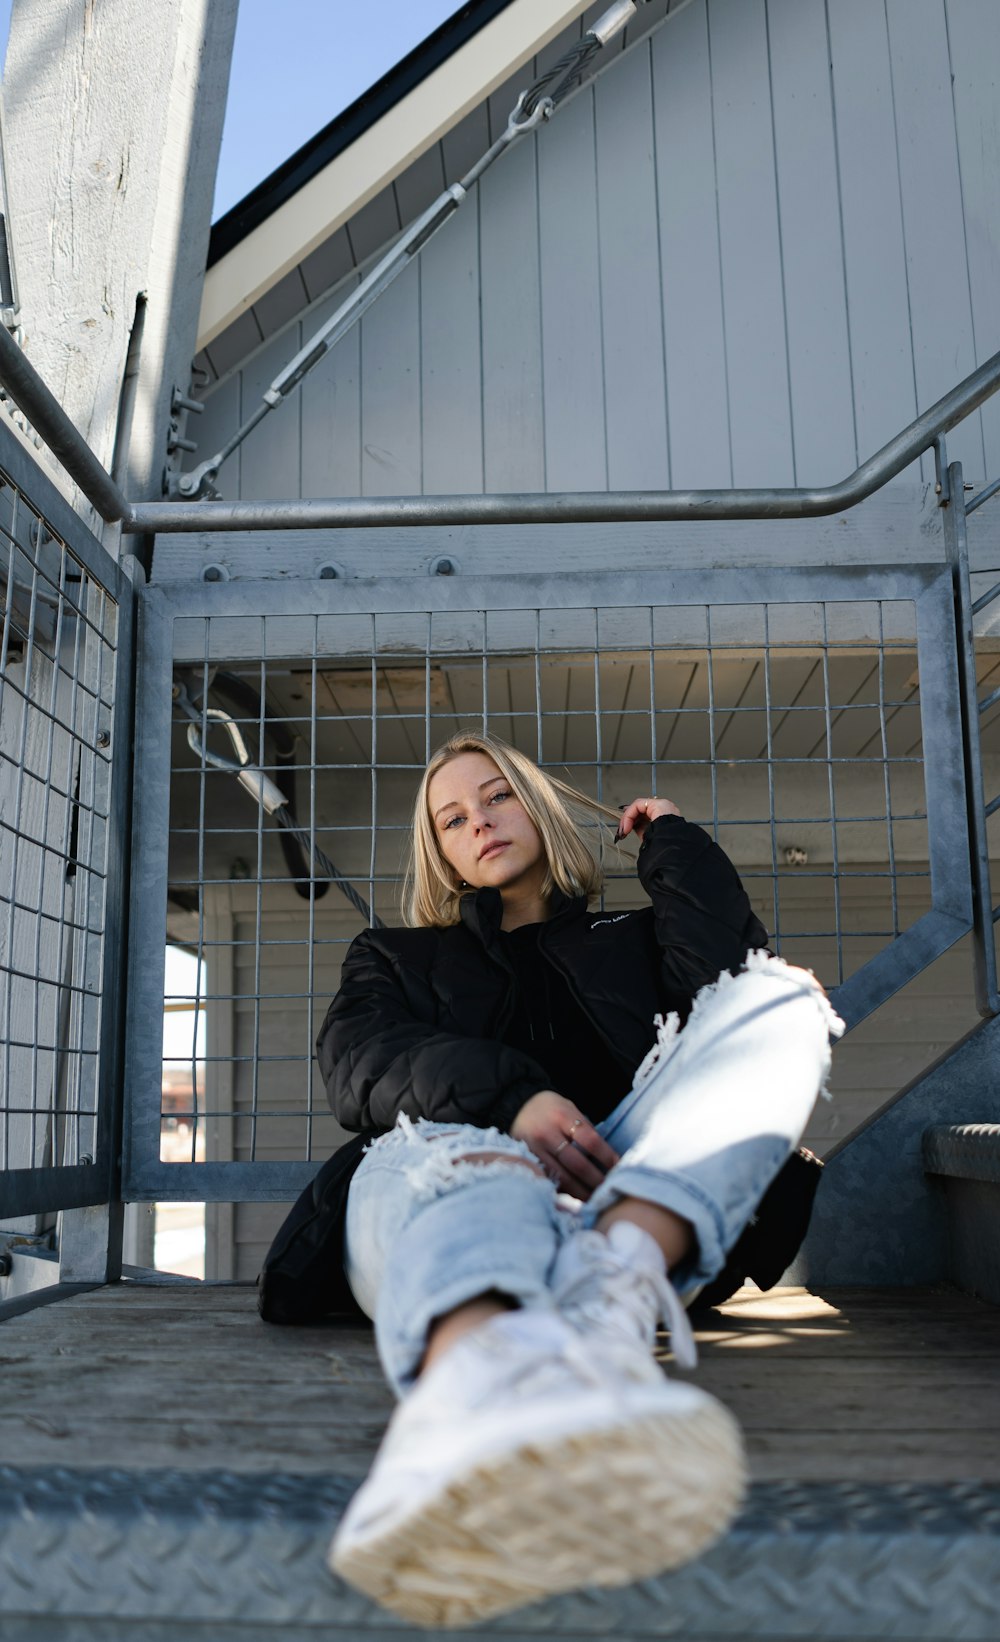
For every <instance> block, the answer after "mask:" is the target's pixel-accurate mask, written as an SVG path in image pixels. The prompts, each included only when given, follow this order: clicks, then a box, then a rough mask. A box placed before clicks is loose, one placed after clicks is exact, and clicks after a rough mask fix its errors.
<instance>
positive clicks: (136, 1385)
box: [0, 1284, 1000, 1482]
mask: <svg viewBox="0 0 1000 1642" xmlns="http://www.w3.org/2000/svg"><path fill="white" fill-rule="evenodd" d="M695 1321H696V1332H697V1336H698V1340H699V1345H700V1350H701V1364H700V1367H699V1369H698V1371H697V1381H698V1383H699V1384H702V1385H704V1386H705V1387H706V1388H707V1389H709V1390H712V1391H714V1392H715V1393H716V1394H717V1395H720V1396H722V1398H723V1399H724V1400H725V1401H726V1402H727V1403H728V1404H729V1405H730V1406H731V1407H732V1408H733V1410H734V1412H735V1413H736V1415H737V1418H738V1419H739V1420H740V1422H741V1424H742V1425H743V1428H744V1431H745V1434H746V1439H747V1447H748V1451H749V1455H750V1464H751V1472H752V1475H753V1476H754V1477H756V1478H765V1477H783V1478H789V1477H791V1478H797V1479H802V1480H810V1479H812V1480H830V1481H834V1480H848V1481H849V1480H853V1479H855V1478H863V1479H864V1480H866V1481H869V1482H876V1481H881V1482H887V1481H910V1482H931V1481H949V1480H957V1479H963V1478H964V1479H973V1478H978V1479H980V1480H983V1481H991V1482H992V1481H997V1480H1000V1440H998V1421H1000V1399H998V1398H997V1396H996V1391H997V1387H998V1379H1000V1373H998V1369H997V1366H996V1365H997V1355H998V1350H1000V1311H998V1310H997V1309H996V1308H991V1307H989V1306H985V1305H982V1304H980V1303H979V1302H977V1301H974V1300H970V1299H969V1298H968V1297H966V1296H963V1295H960V1294H958V1293H956V1292H954V1291H948V1290H942V1291H939V1292H931V1291H914V1290H895V1291H873V1290H857V1289H854V1290H852V1289H843V1290H830V1291H827V1292H825V1293H824V1294H823V1295H822V1296H818V1295H813V1294H810V1293H809V1292H808V1291H806V1290H802V1289H784V1290H774V1291H772V1292H771V1293H770V1294H766V1295H762V1294H760V1293H759V1292H757V1291H756V1290H753V1289H749V1288H748V1289H744V1290H742V1291H741V1292H740V1294H739V1295H738V1296H736V1297H735V1298H734V1299H733V1300H732V1301H730V1302H728V1303H727V1304H726V1305H725V1306H724V1307H722V1308H720V1309H718V1310H715V1311H711V1312H704V1313H700V1314H696V1318H695ZM663 1356H664V1361H665V1362H666V1364H667V1366H668V1368H669V1369H670V1371H671V1372H673V1369H672V1365H671V1364H670V1361H669V1354H668V1352H667V1351H666V1349H664V1352H663ZM0 1365H2V1367H3V1369H4V1376H5V1378H4V1383H5V1385H8V1383H9V1385H10V1387H11V1388H12V1390H13V1392H14V1395H13V1396H11V1397H9V1398H8V1401H9V1405H10V1406H9V1410H8V1418H7V1419H6V1420H5V1422H4V1427H3V1438H2V1457H3V1460H4V1462H5V1463H7V1464H16V1465H27V1466H31V1465H44V1464H61V1465H66V1466H79V1467H83V1468H87V1467H90V1466H93V1467H97V1468H103V1467H105V1466H107V1465H117V1466H120V1467H122V1468H124V1469H136V1468H140V1467H146V1466H150V1467H166V1468H170V1469H175V1468H177V1467H180V1468H181V1469H183V1470H187V1471H189V1472H190V1473H191V1475H192V1477H195V1476H196V1475H197V1473H198V1472H200V1471H204V1470H209V1469H214V1468H217V1467H218V1468H223V1469H226V1470H232V1471H237V1472H248V1471H254V1470H263V1469H275V1470H280V1471H285V1472H292V1473H302V1474H309V1473H312V1474H316V1473H318V1472H321V1471H322V1472H330V1471H335V1472H337V1473H342V1474H347V1475H357V1476H360V1475H362V1474H363V1473H364V1471H365V1470H366V1469H367V1466H368V1465H369V1463H370V1461H371V1458H372V1455H373V1453H374V1451H375V1447H376V1445H377V1442H378V1440H379V1438H380V1435H381V1432H382V1429H383V1427H384V1424H385V1421H386V1419H387V1417H388V1415H389V1413H390V1411H391V1408H392V1401H393V1400H392V1397H391V1394H390V1393H389V1391H388V1390H387V1388H386V1387H385V1385H384V1383H383V1381H382V1378H381V1374H380V1372H379V1370H378V1366H377V1361H376V1356H375V1349H374V1339H373V1336H372V1334H371V1332H370V1331H369V1330H366V1329H363V1328H357V1327H353V1326H346V1327H345V1326H343V1325H334V1326H329V1327H325V1328H306V1329H281V1328H274V1327H269V1326H266V1325H263V1324H261V1323H260V1321H259V1319H258V1318H257V1315H256V1311H255V1307H254V1295H253V1291H252V1290H251V1289H248V1288H241V1287H238V1286H225V1287H221V1288H217V1287H211V1286H208V1287H205V1286H201V1285H185V1286H181V1287H177V1288H168V1289H165V1288H143V1287H141V1286H140V1285H135V1284H128V1285H121V1286H118V1287H115V1288H110V1289H104V1290H100V1291H98V1292H97V1293H96V1294H92V1295H87V1296H80V1297H77V1298H74V1299H72V1300H66V1301H62V1302H60V1303H58V1304H56V1305H53V1306H50V1307H47V1308H43V1309H41V1310H38V1311H35V1312H32V1313H30V1314H28V1315H26V1316H23V1317H20V1318H15V1319H12V1320H10V1321H8V1322H7V1323H6V1324H5V1325H4V1326H3V1328H2V1329H0ZM888 1387H891V1395H890V1394H888V1392H887V1388H888ZM970 1411H971V1417H970Z"/></svg>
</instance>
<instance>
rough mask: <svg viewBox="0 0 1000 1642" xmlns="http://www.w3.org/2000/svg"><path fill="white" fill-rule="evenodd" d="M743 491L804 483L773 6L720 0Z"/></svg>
mask: <svg viewBox="0 0 1000 1642" xmlns="http://www.w3.org/2000/svg"><path fill="white" fill-rule="evenodd" d="M709 37H710V51H711V64H712V109H713V126H714V131H715V155H716V176H717V185H718V200H719V244H720V251H721V260H722V291H723V303H724V307H725V325H726V377H727V384H728V394H729V426H730V437H731V442H732V453H733V484H734V485H789V484H793V483H794V478H793V459H792V439H791V408H790V404H789V395H788V355H787V348H786V343H785V317H784V306H783V282H782V247H781V230H780V224H779V221H778V202H777V192H776V187H775V176H774V139H773V130H772V124H771V93H770V78H769V68H768V60H767V24H766V14H765V8H764V0H711V3H710V5H709Z"/></svg>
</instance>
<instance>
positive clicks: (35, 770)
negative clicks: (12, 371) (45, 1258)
mask: <svg viewBox="0 0 1000 1642" xmlns="http://www.w3.org/2000/svg"><path fill="white" fill-rule="evenodd" d="M133 605H134V591H133V587H132V583H131V582H130V580H129V578H128V577H127V575H126V574H125V573H124V572H123V571H122V569H121V568H120V567H119V566H118V565H117V564H116V562H115V561H114V560H113V559H112V558H111V556H110V554H109V553H108V552H107V551H106V550H105V548H104V547H102V545H101V543H100V542H99V541H97V539H96V538H95V537H94V536H92V535H91V534H90V532H89V531H88V530H87V529H86V528H85V526H84V525H83V523H82V522H81V520H80V519H79V518H78V517H77V515H76V514H75V513H74V512H73V510H72V509H71V508H70V507H69V506H68V504H67V503H66V502H65V500H64V499H63V497H62V496H61V495H60V494H59V493H58V491H57V490H56V489H55V487H54V486H53V485H52V483H51V482H50V480H49V479H48V478H47V477H46V476H45V474H44V473H43V472H42V471H41V469H40V468H39V467H38V466H37V465H36V464H35V463H34V462H33V461H32V459H31V457H30V456H29V455H28V454H27V452H26V451H25V449H24V447H23V445H22V444H21V443H20V442H19V441H18V440H17V438H16V437H15V436H14V434H13V433H12V432H11V431H10V429H9V428H8V427H6V426H5V425H4V424H3V423H2V422H0V615H2V626H0V1218H2V1219H3V1220H4V1221H9V1220H10V1219H12V1218H14V1217H19V1216H23V1215H29V1214H36V1213H44V1212H49V1211H53V1210H57V1209H68V1208H77V1207H81V1206H84V1205H87V1204H95V1203H107V1202H109V1201H111V1200H113V1199H114V1197H115V1196H116V1195H117V1180H118V1163H119V1158H118V1116H119V1107H120V1102H119V1090H120V1082H121V1036H122V1004H123V998H124V975H125V916H124V915H125V884H126V871H127V859H128V813H129V793H130V787H131V755H132V737H131V733H130V732H131V684H132V669H133V646H132V634H133V619H132V617H133Z"/></svg>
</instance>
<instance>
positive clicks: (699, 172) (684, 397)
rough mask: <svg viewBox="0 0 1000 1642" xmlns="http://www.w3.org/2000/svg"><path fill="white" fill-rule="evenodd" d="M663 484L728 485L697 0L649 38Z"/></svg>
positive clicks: (703, 49) (707, 79)
mask: <svg viewBox="0 0 1000 1642" xmlns="http://www.w3.org/2000/svg"><path fill="white" fill-rule="evenodd" d="M650 44H651V49H652V62H653V97H654V130H655V139H656V152H655V158H656V175H657V182H658V196H659V219H660V247H661V259H662V282H663V289H662V302H663V325H664V343H665V347H666V369H667V399H668V418H669V442H670V482H671V484H672V485H673V486H675V487H676V488H677V489H684V488H687V487H689V486H690V487H695V486H698V487H705V488H711V487H713V486H719V487H725V486H729V485H731V484H732V483H733V482H734V481H733V471H732V453H731V449H730V440H729V411H728V399H727V386H726V354H725V327H724V323H723V310H722V274H721V268H720V253H719V222H718V213H717V204H716V173H715V144H714V138H713V133H712V92H711V70H710V66H709V55H708V11H707V5H706V0H691V4H690V5H688V6H686V7H685V8H684V10H683V11H681V12H679V13H678V15H677V17H676V18H672V19H671V20H670V23H669V24H668V25H667V27H665V28H661V29H660V30H659V31H658V32H657V33H656V34H655V35H654V37H653V39H652V41H651V42H650Z"/></svg>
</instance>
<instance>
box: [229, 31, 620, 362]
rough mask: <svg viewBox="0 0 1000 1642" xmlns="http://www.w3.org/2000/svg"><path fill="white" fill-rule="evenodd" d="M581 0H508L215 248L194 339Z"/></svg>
mask: <svg viewBox="0 0 1000 1642" xmlns="http://www.w3.org/2000/svg"><path fill="white" fill-rule="evenodd" d="M587 4H588V0H511V4H509V5H508V6H506V7H505V8H504V10H503V11H501V12H500V13H499V15H497V16H495V17H493V18H492V19H491V20H490V21H489V22H488V23H486V24H485V25H484V26H483V27H482V28H481V29H480V30H479V31H478V32H477V33H476V34H474V35H473V36H472V38H471V39H468V40H466V41H465V42H464V43H463V44H462V45H461V46H459V47H458V49H457V50H456V51H454V52H453V53H452V55H451V56H449V57H448V58H447V60H446V61H444V62H442V63H440V64H439V65H438V67H437V68H435V69H434V70H433V71H432V72H431V73H430V74H428V75H427V76H426V77H425V78H424V79H423V80H421V82H420V83H419V84H418V85H416V86H414V87H413V89H412V90H410V91H409V92H407V93H406V95H405V96H403V97H401V98H400V99H399V101H398V102H396V103H394V104H393V106H392V107H390V108H388V109H387V110H386V111H385V113H384V114H383V115H382V116H381V118H380V119H378V120H376V121H375V123H374V124H372V125H370V126H369V127H368V128H367V129H366V130H364V131H363V132H362V133H361V134H360V135H359V136H358V137H357V138H356V139H355V140H354V141H353V142H351V143H350V144H349V146H348V147H346V148H345V149H343V151H342V152H340V153H338V154H337V155H336V156H335V158H333V159H332V160H331V161H330V163H329V164H327V165H325V166H323V167H322V169H321V170H319V171H317V172H316V174H315V175H314V176H312V177H310V178H309V180H308V181H307V182H305V183H304V184H303V186H302V187H301V188H299V189H297V190H296V191H295V192H294V193H293V194H291V196H290V197H289V198H287V199H285V200H284V201H283V202H282V203H281V204H280V205H279V206H278V208H277V209H276V210H274V211H273V212H271V213H270V214H269V215H268V216H267V217H266V218H265V219H264V220H263V221H262V222H259V223H258V224H257V226H256V227H254V228H252V229H251V230H250V232H249V233H247V234H246V235H245V236H244V237H243V238H242V239H240V240H239V242H238V243H236V244H235V245H233V246H232V247H231V249H229V250H228V251H227V252H226V253H225V254H224V255H223V256H221V257H220V258H219V259H218V261H217V262H215V263H214V264H213V265H212V267H210V268H209V270H208V272H207V273H206V276H205V285H204V290H203V293H202V305H201V317H200V320H199V326H198V348H199V349H200V348H204V347H205V346H207V345H208V344H209V343H210V342H212V340H213V339H214V338H215V337H217V336H218V335H219V334H220V333H221V332H222V331H224V330H225V329H226V327H227V326H229V325H230V324H232V322H233V321H234V320H235V319H237V318H239V316H240V315H241V314H242V313H244V312H245V311H246V310H247V309H248V308H249V307H251V305H252V304H253V303H254V302H256V301H257V300H258V298H259V297H261V296H262V295H263V294H264V293H265V292H266V291H268V290H270V289H271V288H272V287H273V286H274V285H276V284H277V283H278V281H279V280H280V279H282V278H283V277H284V275H285V274H287V273H288V272H289V270H290V269H292V268H294V267H295V266H296V264H297V263H300V262H301V261H302V260H303V259H304V258H305V257H307V256H308V255H309V253H310V252H311V251H313V250H315V248H316V247H317V246H318V245H320V244H322V242H323V241H324V240H326V239H328V238H329V237H330V235H331V234H333V233H335V232H336V230H337V229H338V228H339V227H341V226H342V224H343V223H345V222H347V220H348V219H349V218H350V217H352V216H353V215H354V214H355V213H356V212H357V211H359V210H360V209H361V208H362V206H364V205H366V204H367V203H368V201H369V200H371V199H373V198H374V197H375V195H376V194H378V193H379V192H380V191H381V190H382V189H383V188H386V187H387V186H388V185H389V184H391V183H392V182H393V180H394V179H395V178H396V177H397V176H399V175H400V173H401V172H403V171H404V170H405V169H406V167H407V166H408V165H410V164H411V163H412V162H413V161H414V160H416V159H418V158H419V157H420V155H421V154H423V153H424V152H426V150H427V149H428V148H430V147H431V146H432V144H433V143H435V142H437V141H438V140H439V139H440V138H441V137H442V136H443V135H444V134H445V133H446V132H447V131H449V130H451V128H452V127H453V126H455V125H457V124H458V122H459V121H460V120H461V119H463V118H464V116H465V115H466V114H467V113H469V112H470V111H471V110H472V109H474V108H476V107H478V106H479V104H480V103H482V102H483V101H484V100H485V99H486V98H487V97H488V96H489V95H490V93H491V92H492V91H494V90H495V89H496V88H497V86H499V85H501V84H502V83H503V82H504V81H505V80H507V79H508V78H509V77H510V75H511V74H514V73H516V72H517V70H518V69H519V68H520V67H521V66H522V65H523V64H524V63H526V62H528V61H529V60H530V59H531V58H532V57H534V56H535V55H536V54H537V53H538V52H540V51H541V50H543V49H544V47H545V46H546V45H547V44H548V42H549V41H550V40H552V39H553V38H554V37H555V36H556V35H557V34H558V33H559V32H560V31H561V30H562V29H564V28H565V27H566V26H567V24H569V23H571V22H572V21H573V20H574V19H575V18H576V17H578V16H579V15H580V13H581V12H583V11H585V10H586V9H587Z"/></svg>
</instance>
